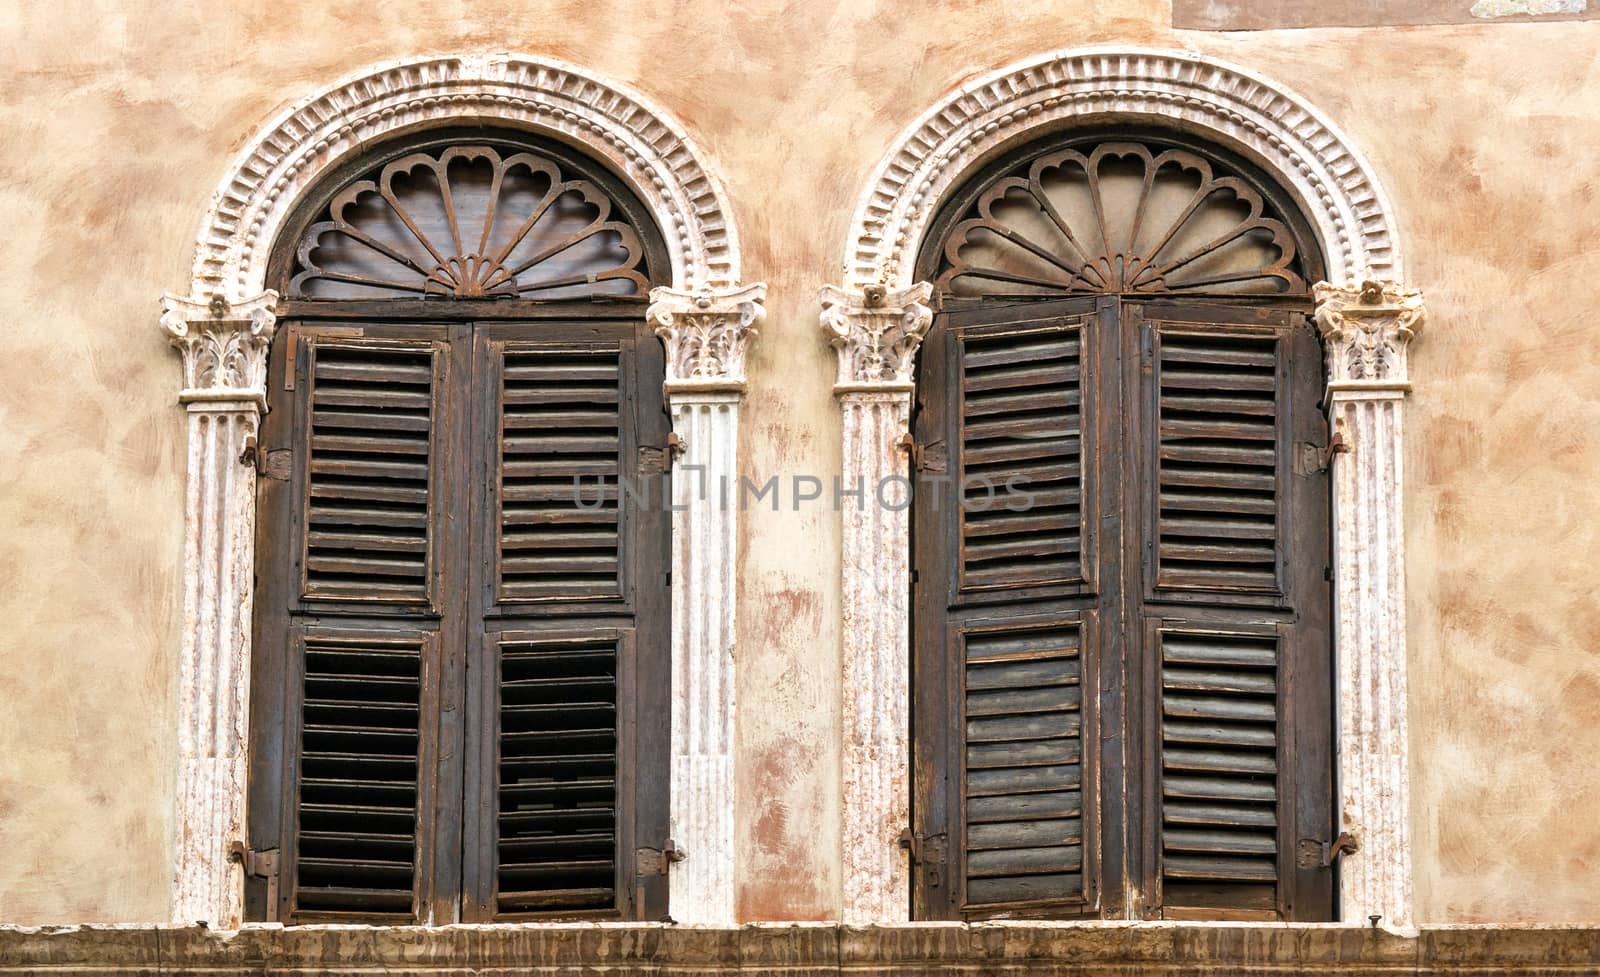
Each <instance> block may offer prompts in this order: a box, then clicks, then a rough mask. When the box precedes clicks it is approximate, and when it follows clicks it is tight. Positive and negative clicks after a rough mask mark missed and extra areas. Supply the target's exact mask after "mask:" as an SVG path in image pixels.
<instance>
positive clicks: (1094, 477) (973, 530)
mask: <svg viewBox="0 0 1600 977" xmlns="http://www.w3.org/2000/svg"><path fill="white" fill-rule="evenodd" d="M1097 310H1098V311H1097ZM1108 310H1109V311H1111V312H1114V305H1112V304H1111V303H1110V302H1108V301H1105V300H1102V301H1099V302H1097V301H1096V300H1094V299H1080V300H1070V301H1064V302H1051V303H1040V304H1028V305H1018V306H1012V307H1008V308H1003V309H998V310H981V311H973V312H965V313H953V314H950V315H944V316H940V317H939V321H938V322H937V323H936V325H935V328H934V330H933V332H932V334H931V335H930V338H929V341H928V344H927V345H926V346H925V347H924V349H923V354H922V355H923V362H924V364H925V367H924V370H925V371H931V373H930V374H929V379H930V380H931V381H932V382H927V381H925V382H924V383H923V384H922V385H921V386H920V387H919V393H918V401H917V408H916V412H915V418H914V421H913V426H914V433H915V437H916V440H917V442H918V444H919V447H920V449H921V450H920V452H919V454H920V456H921V457H922V458H923V459H924V466H923V470H922V471H921V472H919V477H920V478H921V479H922V481H921V482H920V483H919V486H918V492H917V495H916V497H915V502H914V505H915V510H914V524H915V539H916V543H915V545H916V552H917V557H916V561H917V562H916V566H917V570H916V583H915V593H914V600H913V605H914V611H913V613H914V621H913V631H914V642H915V646H916V649H915V665H914V670H915V675H914V680H915V682H914V684H915V702H914V708H915V710H916V716H917V718H916V720H915V724H914V725H915V728H916V731H917V736H916V740H915V755H916V764H915V767H916V769H915V779H916V784H917V797H918V801H917V804H916V817H915V820H916V824H915V826H914V834H915V835H916V842H917V843H916V848H915V852H916V858H917V876H916V882H917V884H916V889H915V895H916V898H915V902H916V907H917V912H918V915H919V916H926V917H931V918H983V917H990V916H1006V915H1068V916H1070V915H1079V914H1082V913H1085V912H1089V911H1092V910H1093V906H1094V901H1095V898H1096V888H1097V881H1096V875H1095V871H1096V865H1097V858H1098V853H1099V847H1098V845H1097V842H1096V824H1097V814H1096V808H1097V803H1096V800H1095V798H1096V797H1097V796H1098V794H1097V790H1096V787H1095V776H1096V771H1097V769H1098V759H1097V751H1096V750H1093V749H1089V750H1086V749H1085V744H1086V743H1087V744H1094V743H1096V742H1097V740H1096V737H1095V736H1094V733H1093V730H1094V729H1095V728H1096V721H1097V716H1098V713H1099V705H1098V702H1097V700H1096V697H1095V696H1093V695H1089V696H1087V697H1086V696H1085V694H1084V690H1085V688H1089V689H1094V688H1096V679H1095V676H1096V674H1097V673H1096V668H1097V666H1098V656H1099V651H1100V649H1099V644H1098V641H1097V636H1098V631H1097V629H1096V628H1095V620H1096V615H1097V613H1098V610H1099V608H1100V603H1101V595H1100V594H1099V592H1098V591H1097V589H1096V581H1097V580H1098V579H1099V577H1100V575H1101V572H1102V568H1101V567H1100V566H1098V565H1097V564H1096V562H1095V561H1096V556H1097V552H1098V551H1097V548H1096V546H1095V544H1094V543H1095V533H1094V532H1093V527H1094V525H1095V521H1096V520H1095V514H1096V513H1097V512H1098V511H1099V508H1098V506H1099V505H1100V504H1101V501H1102V498H1103V496H1102V494H1101V486H1100V485H1099V482H1098V467H1097V465H1098V459H1097V457H1096V455H1095V449H1096V446H1097V444H1098V439H1099V434H1098V429H1097V427H1096V424H1095V420H1094V417H1095V407H1094V404H1095V403H1097V398H1098V397H1100V396H1103V395H1104V394H1103V392H1102V391H1101V390H1100V389H1099V388H1098V385H1097V382H1098V381H1097V376H1098V373H1099V370H1098V369H1097V368H1096V366H1095V364H1096V357H1098V356H1100V355H1102V354H1101V352H1100V350H1101V342H1100V341H1101V338H1102V331H1103V329H1104V328H1105V324H1106V322H1107V321H1109V323H1110V324H1111V326H1112V327H1113V329H1114V327H1115V319H1114V318H1112V319H1109V320H1105V319H1104V316H1105V314H1106V313H1107V311H1108ZM1111 335H1112V338H1113V339H1114V336H1115V333H1114V332H1113V333H1112V334H1111ZM1113 350H1114V343H1113ZM939 380H943V381H944V382H942V383H941V382H938V381H939ZM1114 386H1115V377H1114V375H1113V387H1114ZM944 444H949V445H951V446H952V447H951V448H950V450H949V451H948V452H947V454H948V470H947V471H942V470H940V466H938V465H937V462H935V463H934V464H931V465H930V464H928V463H927V460H928V459H929V458H930V457H931V458H934V459H938V458H940V457H942V453H941V452H940V451H939V450H938V449H939V448H941V447H942V446H943V445H944Z"/></svg>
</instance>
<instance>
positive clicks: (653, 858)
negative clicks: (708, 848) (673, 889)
mask: <svg viewBox="0 0 1600 977" xmlns="http://www.w3.org/2000/svg"><path fill="white" fill-rule="evenodd" d="M686 857H688V854H687V853H686V852H685V851H684V850H683V849H682V848H679V847H678V843H677V842H675V841H673V840H672V839H671V838H668V839H667V843H666V844H665V845H662V846H661V847H660V848H635V849H634V851H633V860H634V871H635V874H637V875H640V876H645V875H666V874H667V866H669V865H671V864H672V863H673V862H681V861H683V860H684V859H685V858H686Z"/></svg>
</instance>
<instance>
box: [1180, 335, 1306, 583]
mask: <svg viewBox="0 0 1600 977" xmlns="http://www.w3.org/2000/svg"><path fill="white" fill-rule="evenodd" d="M1154 335H1155V342H1156V344H1157V348H1156V353H1155V356H1156V361H1157V362H1156V377H1157V380H1156V383H1157V390H1158V396H1157V399H1156V419H1155V420H1156V429H1157V430H1156V436H1157V440H1156V458H1155V469H1156V480H1157V488H1158V493H1159V497H1158V499H1157V524H1156V525H1157V530H1158V531H1157V533H1156V547H1155V565H1156V580H1155V585H1156V587H1157V588H1158V589H1161V590H1210V591H1252V592H1259V593H1278V592H1279V584H1278V552H1279V547H1278V542H1279V537H1278V509H1279V506H1278V501H1279V500H1278V494H1279V479H1280V475H1281V472H1280V470H1279V469H1280V463H1281V462H1283V461H1285V460H1286V459H1284V458H1282V455H1283V454H1284V452H1283V451H1282V450H1281V448H1282V446H1283V445H1284V444H1285V443H1286V441H1287V436H1286V430H1285V428H1284V422H1285V421H1286V415H1285V412H1284V409H1283V408H1284V407H1285V406H1286V405H1284V404H1283V402H1282V401H1283V398H1282V396H1281V393H1280V390H1281V387H1282V384H1283V383H1284V382H1285V380H1286V379H1287V363H1286V361H1285V360H1286V357H1285V355H1284V346H1285V345H1286V344H1285V343H1284V341H1283V337H1282V336H1281V335H1280V334H1279V333H1277V332H1275V331H1271V330H1269V331H1266V332H1259V331H1239V330H1232V331H1229V330H1227V329H1226V326H1224V325H1220V324H1219V325H1209V324H1202V325H1200V326H1198V327H1196V328H1192V330H1191V329H1189V328H1183V327H1178V326H1168V327H1164V328H1158V329H1156V330H1155V333H1154Z"/></svg>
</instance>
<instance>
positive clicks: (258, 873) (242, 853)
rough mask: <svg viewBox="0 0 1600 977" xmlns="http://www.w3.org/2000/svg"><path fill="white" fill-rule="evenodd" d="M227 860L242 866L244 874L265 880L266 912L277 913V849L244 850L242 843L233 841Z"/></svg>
mask: <svg viewBox="0 0 1600 977" xmlns="http://www.w3.org/2000/svg"><path fill="white" fill-rule="evenodd" d="M228 858H229V860H230V861H233V862H237V863H239V864H240V865H243V866H244V874H246V875H250V876H254V877H255V878H258V879H266V880H267V912H268V913H269V914H272V915H273V916H276V915H277V912H278V864H279V863H278V849H276V848H265V849H256V848H246V847H245V846H244V842H242V841H235V842H234V843H233V844H232V845H230V846H229V847H228Z"/></svg>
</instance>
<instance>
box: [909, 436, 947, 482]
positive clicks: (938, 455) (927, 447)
mask: <svg viewBox="0 0 1600 977" xmlns="http://www.w3.org/2000/svg"><path fill="white" fill-rule="evenodd" d="M900 447H901V448H902V449H904V451H905V453H906V458H907V459H908V460H909V461H910V462H911V468H912V470H913V471H919V472H932V473H933V474H935V475H941V474H943V473H944V472H946V471H948V470H949V467H950V452H949V451H948V450H947V449H946V448H945V444H944V442H943V441H932V442H929V443H928V444H918V443H917V440H916V439H915V438H913V437H912V436H911V435H910V434H902V435H900Z"/></svg>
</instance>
